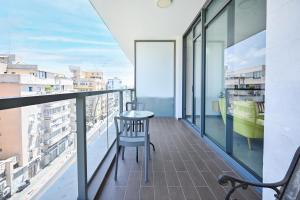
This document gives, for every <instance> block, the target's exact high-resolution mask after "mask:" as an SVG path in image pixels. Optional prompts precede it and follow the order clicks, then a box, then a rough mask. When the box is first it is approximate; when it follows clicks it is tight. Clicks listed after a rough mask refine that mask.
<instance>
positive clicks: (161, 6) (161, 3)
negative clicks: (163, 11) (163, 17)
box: [156, 0, 172, 8]
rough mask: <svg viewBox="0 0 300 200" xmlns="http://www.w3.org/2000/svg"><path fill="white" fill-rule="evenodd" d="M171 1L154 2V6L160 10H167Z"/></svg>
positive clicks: (159, 0) (157, 0)
mask: <svg viewBox="0 0 300 200" xmlns="http://www.w3.org/2000/svg"><path fill="white" fill-rule="evenodd" d="M171 3H172V0H156V5H157V6H158V7H160V8H167V7H169V6H170V5H171Z"/></svg>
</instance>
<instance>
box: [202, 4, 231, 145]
mask: <svg viewBox="0 0 300 200" xmlns="http://www.w3.org/2000/svg"><path fill="white" fill-rule="evenodd" d="M227 20H228V9H225V10H224V11H223V13H222V14H221V15H220V16H219V17H217V18H216V19H215V20H214V21H213V22H212V23H211V24H210V25H209V26H208V27H207V29H206V74H205V75H206V77H205V83H206V86H205V91H206V94H205V134H206V135H207V136H208V137H209V138H211V139H212V140H213V141H214V142H216V143H217V144H218V145H219V146H221V147H222V148H225V141H226V136H225V128H226V127H225V123H226V102H225V84H224V81H225V77H224V72H225V65H224V50H225V48H227V44H228V41H227V40H228V39H227V38H228V27H227Z"/></svg>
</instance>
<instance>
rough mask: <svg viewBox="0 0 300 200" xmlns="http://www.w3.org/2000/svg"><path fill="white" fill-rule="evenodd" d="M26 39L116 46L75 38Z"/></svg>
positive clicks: (43, 37) (41, 37)
mask: <svg viewBox="0 0 300 200" xmlns="http://www.w3.org/2000/svg"><path fill="white" fill-rule="evenodd" d="M28 39H30V40H36V41H48V42H49V41H50V42H66V43H78V44H94V45H108V46H118V45H117V44H116V43H115V42H105V41H94V40H83V39H75V38H69V37H62V36H32V37H28Z"/></svg>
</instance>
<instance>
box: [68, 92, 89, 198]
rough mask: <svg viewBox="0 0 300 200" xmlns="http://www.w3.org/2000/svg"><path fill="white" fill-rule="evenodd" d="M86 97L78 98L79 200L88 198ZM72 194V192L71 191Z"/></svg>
mask: <svg viewBox="0 0 300 200" xmlns="http://www.w3.org/2000/svg"><path fill="white" fill-rule="evenodd" d="M85 106H86V105H85V97H84V96H82V97H77V98H76V125H77V173H78V174H77V177H78V200H86V199H88V196H87V154H86V107H85ZM69 192H71V191H69Z"/></svg>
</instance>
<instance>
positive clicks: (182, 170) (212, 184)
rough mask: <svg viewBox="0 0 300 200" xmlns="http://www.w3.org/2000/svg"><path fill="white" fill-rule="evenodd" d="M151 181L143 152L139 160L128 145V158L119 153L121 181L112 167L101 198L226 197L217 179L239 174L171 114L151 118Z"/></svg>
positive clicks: (244, 195)
mask: <svg viewBox="0 0 300 200" xmlns="http://www.w3.org/2000/svg"><path fill="white" fill-rule="evenodd" d="M150 135H151V141H152V142H153V143H154V144H155V147H156V151H155V152H153V151H152V148H151V161H150V167H149V169H150V172H149V177H150V181H149V182H148V183H146V184H145V183H144V177H143V169H144V168H143V152H142V148H140V151H139V163H136V161H135V149H134V148H132V149H130V148H127V149H126V151H125V159H124V161H123V160H122V159H121V156H120V157H119V160H120V162H119V171H118V181H117V182H115V181H114V168H113V169H112V170H111V172H110V174H109V176H108V178H107V180H106V182H105V186H104V187H103V189H102V191H101V192H100V197H98V199H104V200H114V199H116V200H135V199H137V200H139V199H147V200H148V199H149V200H154V199H155V200H165V199H168V200H173V199H174V200H175V199H176V200H177V199H178V200H192V199H202V200H219V199H220V200H223V199H224V198H225V190H226V189H227V188H223V187H221V186H220V185H219V184H218V182H217V177H218V176H219V175H221V174H225V173H226V174H230V175H235V176H238V175H236V173H235V172H234V171H233V170H232V169H231V168H230V167H229V166H228V165H227V164H226V163H225V162H224V161H223V159H222V158H221V157H219V156H218V155H217V154H215V153H214V151H213V150H212V149H211V148H210V147H209V146H207V145H206V144H205V143H204V141H202V140H201V139H200V138H199V137H197V136H196V135H194V133H193V132H192V131H191V130H190V129H189V128H188V127H186V125H185V124H184V123H183V122H181V121H178V120H175V119H171V118H154V119H151V126H150ZM234 197H235V198H237V199H244V200H248V199H249V200H256V199H261V197H260V196H259V195H258V194H256V193H255V192H253V190H251V189H248V190H247V191H244V190H240V191H238V192H236V194H235V196H234Z"/></svg>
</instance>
